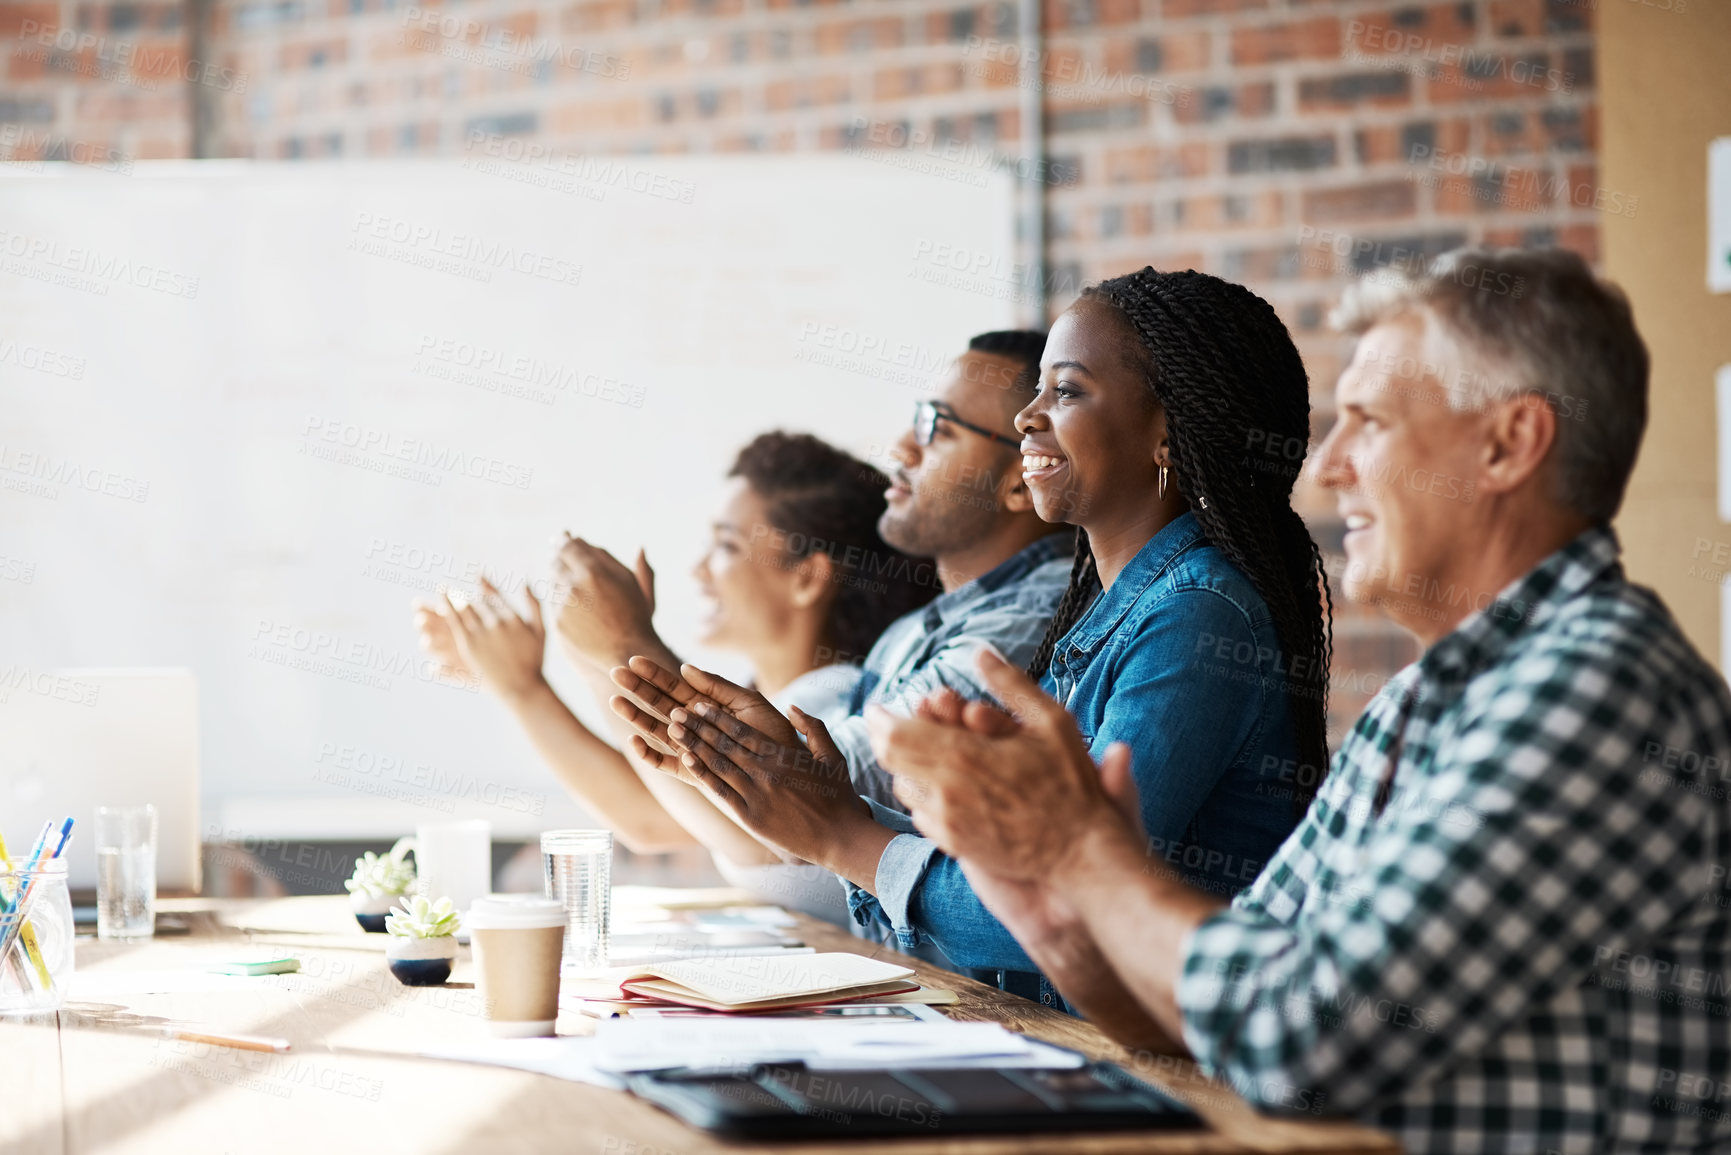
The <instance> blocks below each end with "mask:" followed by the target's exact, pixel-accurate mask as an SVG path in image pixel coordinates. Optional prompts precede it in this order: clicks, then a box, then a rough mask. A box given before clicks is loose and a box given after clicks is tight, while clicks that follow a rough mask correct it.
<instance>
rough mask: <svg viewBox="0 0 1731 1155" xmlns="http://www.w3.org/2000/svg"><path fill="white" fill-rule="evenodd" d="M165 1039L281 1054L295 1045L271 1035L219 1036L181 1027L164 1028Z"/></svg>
mask: <svg viewBox="0 0 1731 1155" xmlns="http://www.w3.org/2000/svg"><path fill="white" fill-rule="evenodd" d="M162 1034H163V1037H164V1038H169V1039H180V1040H181V1041H183V1042H188V1043H209V1044H210V1045H211V1046H214V1047H235V1048H238V1049H239V1050H242V1051H267V1052H271V1053H274V1054H281V1053H282V1052H284V1051H286V1050H288V1049H289V1048H290V1047H291V1046H292V1045H293V1044H291V1043H290V1042H289V1041H288V1040H287V1039H279V1038H276V1037H274V1036H271V1035H219V1034H213V1033H211V1032H208V1031H187V1030H182V1029H181V1028H179V1027H163V1028H162Z"/></svg>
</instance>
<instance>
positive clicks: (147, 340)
mask: <svg viewBox="0 0 1731 1155" xmlns="http://www.w3.org/2000/svg"><path fill="white" fill-rule="evenodd" d="M616 163H617V165H618V167H617V168H615V169H605V168H603V169H599V170H597V169H595V168H594V167H590V168H588V169H586V170H585V171H583V172H581V173H579V174H577V175H576V176H575V177H573V176H571V174H569V173H566V174H559V173H551V174H549V172H548V171H547V170H545V169H535V168H533V167H519V168H512V169H506V170H496V171H479V170H476V169H470V168H465V167H463V166H462V165H461V164H459V163H456V162H450V163H443V162H438V163H420V162H416V163H401V162H391V163H365V164H331V165H321V164H305V163H302V164H295V165H270V164H251V163H244V162H236V163H229V162H194V163H188V162H163V163H158V164H138V165H136V166H133V167H132V168H131V169H130V170H129V171H127V172H125V173H104V172H88V171H79V170H76V169H71V170H68V169H62V168H60V167H59V166H52V165H50V166H15V167H14V171H12V172H8V173H5V174H4V175H5V176H6V177H8V178H9V179H4V180H0V409H3V413H4V418H3V420H0V534H3V539H0V675H4V674H6V673H7V672H8V671H11V672H12V677H13V679H14V685H15V687H20V686H21V687H22V688H14V689H13V690H12V691H11V692H10V693H9V694H8V695H7V697H8V701H7V702H0V732H3V726H4V716H5V712H6V710H8V709H12V708H16V707H17V706H18V705H19V704H20V703H23V702H26V701H27V697H28V695H29V694H30V693H32V692H34V691H32V690H31V689H30V688H29V687H30V685H31V683H30V682H29V681H28V680H25V681H23V682H19V681H18V680H17V672H18V671H21V670H22V671H46V670H54V669H57V668H65V667H79V666H175V665H184V666H188V667H190V668H192V669H193V670H194V671H195V672H196V673H197V675H198V678H199V687H200V695H201V699H200V703H201V742H202V759H203V775H204V778H203V782H204V785H203V797H204V806H205V813H206V814H207V815H208V816H211V818H210V821H211V822H214V823H217V824H220V825H222V826H224V827H226V828H227V829H228V830H229V831H230V832H231V833H232V832H238V833H241V834H253V833H259V832H261V831H263V832H267V833H268V832H269V828H271V827H272V826H273V825H274V826H282V825H284V824H286V825H288V826H293V825H295V823H296V821H297V820H295V819H292V818H290V817H286V816H288V815H291V814H297V813H312V814H314V815H316V817H317V820H318V822H319V824H320V827H321V829H324V830H328V831H329V832H331V833H347V834H353V835H361V834H367V835H385V834H390V833H393V832H400V831H403V830H406V829H408V828H409V827H412V826H413V825H414V824H415V822H417V821H427V820H437V819H441V818H445V817H453V816H470V815H474V816H480V817H487V818H489V819H491V820H493V822H494V824H495V829H497V830H500V831H507V830H509V831H517V832H532V831H533V830H536V829H542V828H546V827H549V826H554V825H561V824H566V823H568V822H571V821H575V820H579V819H580V817H581V815H580V814H579V813H578V812H577V811H576V810H575V809H574V807H572V806H571V804H569V803H568V802H567V801H566V800H565V799H564V798H563V797H562V796H561V795H560V792H559V790H558V787H557V785H556V784H555V783H554V781H553V779H552V778H551V776H550V775H549V774H548V773H547V772H546V771H544V770H543V769H542V768H541V767H540V766H539V765H538V763H537V761H536V759H535V756H534V754H533V752H532V750H531V749H530V747H529V746H528V744H527V742H526V741H525V740H523V739H522V738H521V737H520V736H519V734H518V733H517V732H516V731H515V728H514V726H513V725H512V724H511V722H510V720H509V718H508V717H507V715H506V714H505V712H504V711H503V709H502V708H500V707H499V706H497V705H496V704H495V703H494V702H493V701H492V700H491V699H490V698H488V697H486V696H484V695H480V694H476V693H468V692H464V691H462V690H458V689H453V688H450V687H448V686H445V685H441V684H437V683H435V682H433V681H432V680H431V679H430V677H429V676H428V674H429V671H427V669H426V667H425V665H424V663H423V662H422V660H421V658H420V655H419V653H418V651H417V650H416V648H415V639H414V633H413V629H412V625H411V621H410V615H409V610H408V603H409V601H410V599H411V597H413V596H415V595H416V594H420V593H430V592H431V591H432V590H433V589H434V588H435V587H437V586H438V585H440V584H452V585H456V586H458V587H465V586H468V585H469V584H470V583H471V582H472V580H473V576H474V574H475V572H477V570H478V568H479V567H480V566H482V565H486V566H488V567H489V572H491V573H493V574H494V575H496V576H497V575H502V576H504V577H505V578H506V579H507V580H509V581H510V582H511V584H512V585H513V586H515V585H517V584H520V583H521V581H522V580H523V578H524V577H525V576H531V577H535V578H541V577H543V576H544V575H545V573H546V570H547V562H548V560H549V558H550V555H551V547H550V545H549V543H550V541H551V540H552V538H553V536H554V535H555V534H556V533H557V531H559V530H562V529H569V530H571V531H572V532H575V533H580V534H582V535H584V536H587V537H589V538H591V539H592V540H595V541H597V542H599V543H601V544H603V545H605V546H607V547H609V548H611V549H613V550H614V551H615V552H616V553H619V554H621V555H622V556H625V557H626V559H627V560H629V555H630V553H631V551H632V550H634V549H635V547H636V546H637V545H638V544H643V545H644V546H646V547H647V549H648V551H649V556H650V560H651V562H652V563H653V564H655V566H656V568H657V570H658V572H659V576H660V598H661V610H660V613H659V621H660V624H661V627H662V630H663V633H664V635H665V636H667V637H668V639H669V641H670V642H671V643H672V644H673V645H674V646H675V648H676V649H679V650H681V652H688V653H692V654H693V655H694V656H696V657H699V658H705V659H708V660H712V661H716V662H717V664H719V665H720V666H721V668H723V669H730V670H736V667H730V666H729V665H728V663H727V662H726V660H725V659H720V658H718V657H717V656H716V655H712V654H709V655H706V654H702V653H701V652H698V651H694V650H692V649H691V647H690V638H691V635H692V630H691V624H692V622H693V621H694V620H695V604H694V592H693V589H692V585H691V581H690V579H689V576H688V574H689V571H690V568H691V565H692V564H693V562H694V561H695V559H696V556H697V554H698V552H699V550H700V549H701V546H702V543H703V540H704V538H705V537H706V535H707V528H706V527H707V525H708V520H709V514H710V510H711V502H712V496H713V491H714V489H715V486H716V483H717V481H718V479H719V478H720V477H721V475H722V474H723V472H724V471H725V470H726V468H727V466H728V464H729V463H730V461H731V459H732V457H733V455H734V453H735V452H736V451H737V450H738V448H739V446H740V445H741V444H743V443H744V442H745V441H746V440H748V439H749V438H750V437H751V436H753V435H754V434H756V433H758V432H761V431H763V430H765V429H770V428H778V427H779V428H791V429H800V430H809V431H812V432H814V433H817V434H818V435H820V436H823V437H826V438H828V439H830V440H831V441H833V442H835V443H837V444H839V445H841V446H843V447H845V448H847V449H850V450H851V451H853V452H855V453H858V454H860V455H861V456H868V457H869V458H870V459H872V460H874V462H875V463H877V464H880V465H881V464H882V462H883V449H882V447H883V446H884V445H885V444H887V443H888V442H889V441H890V440H892V439H893V438H894V437H896V436H898V435H899V434H900V432H901V431H902V430H904V429H905V428H906V425H907V421H908V419H909V416H910V408H911V405H912V403H913V402H914V400H915V399H916V398H917V397H919V396H920V395H922V390H923V389H925V388H929V385H930V381H931V379H932V378H933V377H934V376H935V375H936V374H937V373H938V372H939V371H941V368H942V365H943V362H944V361H945V359H947V358H948V357H949V356H951V355H953V354H954V353H956V352H958V351H959V350H960V349H961V348H963V343H964V341H965V339H966V338H967V337H968V336H969V335H971V334H973V333H975V332H978V331H981V330H985V329H990V328H1001V327H1006V326H1008V325H1010V324H1012V323H1013V318H1014V314H1015V307H1014V305H1013V303H1012V301H1011V300H1010V299H1009V297H1010V296H1011V294H1007V293H1004V292H998V291H996V286H997V285H1000V284H1002V283H1003V278H1002V277H1001V276H999V275H998V274H997V273H995V272H994V270H1000V269H1005V268H1009V267H1010V264H1009V263H1010V260H1011V257H1010V253H1011V246H1012V243H1013V236H1012V233H1013V208H1014V205H1013V191H1012V188H1011V185H1010V180H1009V178H1008V177H1007V176H999V175H996V174H991V175H988V174H983V173H982V174H977V175H978V176H979V178H980V179H979V180H976V181H969V182H962V181H950V180H940V179H934V178H932V177H931V176H929V175H921V174H917V173H909V172H904V171H902V170H899V169H896V168H893V167H890V166H887V165H882V164H876V163H873V162H871V161H870V160H866V159H861V158H853V157H837V158H825V159H812V158H801V159H763V158H739V159H732V158H722V159H717V158H701V159H698V158H677V159H673V158H661V157H653V158H633V159H630V160H625V161H619V162H616ZM18 169H22V170H23V171H22V172H19V171H18ZM945 262H947V263H948V264H949V265H950V266H951V268H950V269H949V270H946V269H945V268H944V267H943V266H944V263H945ZM958 264H960V265H965V266H967V270H964V275H951V274H952V272H953V271H954V266H956V265H958ZM934 270H936V272H937V275H933V273H934ZM980 270H984V275H974V274H975V273H978V272H979V271H980ZM684 486H689V487H691V490H692V492H693V493H694V494H695V496H689V495H686V494H685V493H683V492H682V491H681V487H684ZM320 639H323V640H322V641H321V640H320ZM308 666H311V667H313V668H306V667H308ZM548 668H549V672H550V673H551V674H552V676H553V677H554V679H555V684H556V685H558V686H559V687H560V688H561V690H562V691H564V692H565V693H566V697H567V700H572V701H578V702H582V701H583V696H582V693H581V688H580V686H579V685H578V684H577V682H576V680H575V679H573V678H571V677H569V676H567V673H566V671H565V669H564V667H563V662H562V660H561V659H560V658H559V657H558V656H557V655H554V656H553V657H551V658H550V659H549V663H548ZM37 684H46V683H42V682H39V683H37ZM3 689H4V687H3V686H0V690H3ZM584 708H585V709H587V704H586V702H585V703H584ZM586 716H587V717H589V718H590V719H592V720H594V719H595V715H594V714H592V713H588V714H586ZM0 746H3V743H0ZM3 758H4V755H3V752H0V774H3V772H4V769H5V767H4V762H3ZM121 769H123V768H117V771H119V770H121ZM533 799H540V800H541V802H542V803H543V805H541V806H540V807H538V808H537V807H535V806H534V805H533V804H532V802H530V801H526V800H533ZM309 805H310V809H309Z"/></svg>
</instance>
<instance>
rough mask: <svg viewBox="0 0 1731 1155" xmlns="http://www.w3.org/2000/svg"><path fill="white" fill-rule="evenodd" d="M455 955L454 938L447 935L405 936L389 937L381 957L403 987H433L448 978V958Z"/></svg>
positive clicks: (455, 945) (455, 942)
mask: <svg viewBox="0 0 1731 1155" xmlns="http://www.w3.org/2000/svg"><path fill="white" fill-rule="evenodd" d="M456 957H457V940H456V938H455V937H453V936H451V935H444V936H442V937H440V938H405V937H403V936H401V935H393V936H391V941H390V945H388V946H387V947H385V958H386V959H387V960H388V961H389V963H390V967H391V973H392V974H393V975H396V976H397V981H398V982H400V983H402V984H403V985H404V986H406V987H436V986H438V985H439V984H440V983H442V982H444V981H445V980H446V979H448V978H450V977H451V961H452V960H453V959H455V958H456Z"/></svg>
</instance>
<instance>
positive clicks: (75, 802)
mask: <svg viewBox="0 0 1731 1155" xmlns="http://www.w3.org/2000/svg"><path fill="white" fill-rule="evenodd" d="M146 802H148V803H151V804H152V805H154V806H155V807H156V812H157V835H156V887H157V891H158V893H160V894H167V895H172V894H177V893H179V894H195V893H197V892H198V889H199V828H198V822H199V818H198V682H197V680H196V679H195V678H194V677H193V674H192V671H191V670H185V669H139V670H46V669H31V668H26V667H24V666H23V665H12V666H0V832H3V833H4V834H5V835H6V846H7V849H8V850H10V851H11V852H12V857H13V860H14V862H16V861H17V860H18V859H19V858H21V857H22V856H23V855H25V854H27V853H29V851H30V845H31V843H32V842H34V841H35V839H36V835H37V833H38V832H39V831H40V830H41V829H42V823H43V822H44V821H47V820H51V821H53V823H54V825H55V827H56V828H58V827H59V825H60V821H61V819H63V818H66V817H68V816H70V817H71V818H72V819H73V827H72V841H71V843H70V845H68V847H67V850H66V853H67V858H68V861H67V873H68V882H69V884H70V886H71V889H72V890H73V891H75V892H84V891H88V892H92V893H93V892H94V891H95V889H96V850H95V844H94V835H95V829H94V816H95V813H96V808H97V807H98V806H136V805H141V804H143V803H146Z"/></svg>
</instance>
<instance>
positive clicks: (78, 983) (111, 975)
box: [66, 970, 284, 1002]
mask: <svg viewBox="0 0 1731 1155" xmlns="http://www.w3.org/2000/svg"><path fill="white" fill-rule="evenodd" d="M282 977H283V976H282V975H222V974H215V973H213V972H211V971H198V970H148V971H147V970H136V971H135V970H112V971H110V970H95V971H74V972H73V973H72V976H71V978H70V979H69V980H67V982H66V997H67V998H68V999H70V1000H72V1001H73V1002H80V1001H84V1000H100V999H113V998H120V997H122V996H124V995H185V994H209V993H211V992H213V991H259V990H265V989H274V990H283V989H284V988H283V987H282V985H281V984H280V982H278V981H277V980H280V979H281V978H282Z"/></svg>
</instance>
